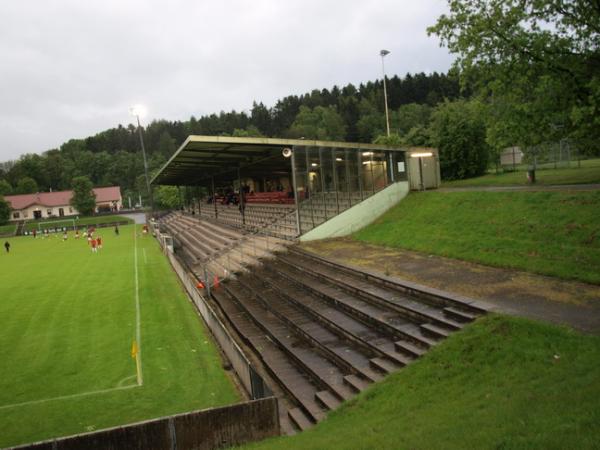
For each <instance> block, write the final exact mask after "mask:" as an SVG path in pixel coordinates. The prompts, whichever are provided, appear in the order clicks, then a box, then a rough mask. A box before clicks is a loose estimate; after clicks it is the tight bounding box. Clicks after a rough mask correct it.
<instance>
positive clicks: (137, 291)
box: [133, 227, 144, 386]
mask: <svg viewBox="0 0 600 450" xmlns="http://www.w3.org/2000/svg"><path fill="white" fill-rule="evenodd" d="M137 260H138V256H137V230H136V227H133V266H134V268H135V339H136V342H137V348H138V353H137V358H138V361H139V365H140V377H139V380H138V384H139V385H140V386H141V385H142V384H144V377H143V375H142V331H141V325H140V322H141V318H140V317H141V316H140V282H139V279H138V263H137Z"/></svg>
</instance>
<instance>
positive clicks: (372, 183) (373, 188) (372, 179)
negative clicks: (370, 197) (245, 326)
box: [369, 152, 375, 194]
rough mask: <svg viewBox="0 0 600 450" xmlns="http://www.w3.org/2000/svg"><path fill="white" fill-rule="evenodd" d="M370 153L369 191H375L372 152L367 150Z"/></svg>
mask: <svg viewBox="0 0 600 450" xmlns="http://www.w3.org/2000/svg"><path fill="white" fill-rule="evenodd" d="M369 153H371V156H370V158H371V162H370V164H369V166H371V193H373V194H374V193H375V175H373V152H369Z"/></svg>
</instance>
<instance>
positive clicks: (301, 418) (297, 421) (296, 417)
mask: <svg viewBox="0 0 600 450" xmlns="http://www.w3.org/2000/svg"><path fill="white" fill-rule="evenodd" d="M288 416H289V418H290V419H291V421H292V423H293V424H294V425H295V426H296V427H298V429H299V430H300V431H304V430H308V429H309V428H311V427H313V426H314V423H313V422H311V421H310V420H309V419H308V417H306V414H304V412H303V411H302V410H301V409H300V408H293V409H289V410H288Z"/></svg>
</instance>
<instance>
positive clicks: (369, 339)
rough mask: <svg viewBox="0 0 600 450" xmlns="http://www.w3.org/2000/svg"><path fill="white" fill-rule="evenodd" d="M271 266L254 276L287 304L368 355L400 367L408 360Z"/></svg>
mask: <svg viewBox="0 0 600 450" xmlns="http://www.w3.org/2000/svg"><path fill="white" fill-rule="evenodd" d="M272 263H274V264H276V263H277V261H276V260H275V261H273V262H269V263H267V264H266V265H265V267H264V268H263V269H262V270H260V271H259V272H258V273H257V276H260V277H261V279H262V281H263V282H264V283H265V284H266V285H267V286H269V287H270V288H272V289H274V290H275V291H277V292H278V293H279V295H280V296H281V297H282V298H283V299H285V300H286V301H287V302H288V303H292V304H294V305H296V306H297V307H299V308H302V309H303V310H304V311H306V312H307V313H308V314H310V315H311V317H313V318H314V319H315V320H318V321H319V322H320V323H323V324H324V325H325V326H326V327H328V329H329V330H331V331H332V332H333V333H336V334H338V335H340V336H343V337H345V338H346V339H349V340H350V341H352V342H353V343H355V344H356V345H358V346H360V347H362V348H364V349H365V350H367V352H368V353H371V354H373V355H380V356H386V357H388V358H390V359H392V360H394V361H396V362H398V363H399V364H402V365H405V364H407V363H408V362H409V361H410V358H407V357H405V356H404V355H402V354H400V353H398V352H396V351H395V347H394V345H393V339H390V338H389V337H388V335H385V334H383V333H381V332H380V331H379V330H378V329H376V328H375V327H369V326H367V325H366V324H364V323H363V322H361V321H359V320H356V319H354V318H353V317H352V316H351V315H350V314H348V313H346V312H344V311H341V310H339V309H338V308H336V307H334V306H331V305H330V304H328V303H327V302H324V301H322V300H321V299H320V298H319V297H317V296H311V295H310V294H309V293H308V292H307V291H306V290H303V289H299V288H297V287H296V285H295V284H292V283H290V282H289V281H288V280H287V279H285V278H284V277H281V276H280V275H279V274H278V273H277V272H276V271H275V270H271V267H270V265H269V264H272ZM407 360H408V361H407Z"/></svg>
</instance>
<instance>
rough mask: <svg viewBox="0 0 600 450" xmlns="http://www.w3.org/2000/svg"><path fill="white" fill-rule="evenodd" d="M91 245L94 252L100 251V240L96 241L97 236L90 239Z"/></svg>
mask: <svg viewBox="0 0 600 450" xmlns="http://www.w3.org/2000/svg"><path fill="white" fill-rule="evenodd" d="M90 245H91V246H92V252H93V253H98V241H96V239H95V238H92V240H91V241H90Z"/></svg>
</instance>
